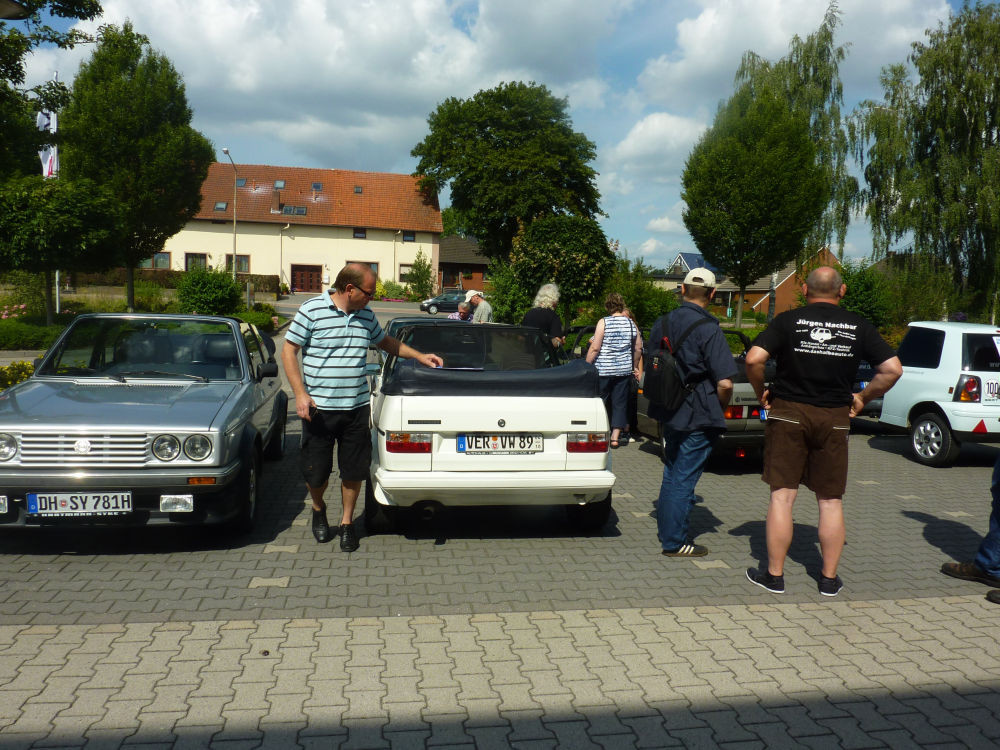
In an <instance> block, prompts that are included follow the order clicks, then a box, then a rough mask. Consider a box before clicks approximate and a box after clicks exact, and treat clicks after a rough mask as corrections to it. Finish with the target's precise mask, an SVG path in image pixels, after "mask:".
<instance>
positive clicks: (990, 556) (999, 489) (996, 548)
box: [941, 456, 1000, 604]
mask: <svg viewBox="0 0 1000 750" xmlns="http://www.w3.org/2000/svg"><path fill="white" fill-rule="evenodd" d="M990 494H992V495H993V504H992V507H991V509H990V530H989V531H988V532H986V536H985V537H984V538H983V541H982V543H981V544H980V545H979V550H978V551H977V552H976V557H975V559H974V560H968V561H966V562H958V563H954V562H949V563H945V564H944V565H942V566H941V572H942V573H944V574H945V575H946V576H951V577H952V578H961V579H962V580H963V581H975V582H976V583H985V584H986V585H987V586H1000V456H998V457H997V460H996V463H995V464H993V481H992V482H991V483H990ZM986 598H987V600H989V601H991V602H993V603H994V604H1000V589H994V590H993V591H990V592H989V593H987V594H986Z"/></svg>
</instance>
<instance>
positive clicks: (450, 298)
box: [420, 289, 465, 315]
mask: <svg viewBox="0 0 1000 750" xmlns="http://www.w3.org/2000/svg"><path fill="white" fill-rule="evenodd" d="M459 302H465V290H464V289H445V290H443V291H442V292H441V294H439V295H438V296H437V297H431V298H430V299H425V300H424V301H423V302H421V303H420V310H421V312H428V313H430V314H431V315H436V314H437V313H439V312H455V311H456V310H458V303H459Z"/></svg>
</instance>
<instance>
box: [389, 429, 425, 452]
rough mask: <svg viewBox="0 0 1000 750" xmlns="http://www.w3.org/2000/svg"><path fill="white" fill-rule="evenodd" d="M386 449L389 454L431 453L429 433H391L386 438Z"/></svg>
mask: <svg viewBox="0 0 1000 750" xmlns="http://www.w3.org/2000/svg"><path fill="white" fill-rule="evenodd" d="M385 449H386V450H387V451H389V453H430V452H431V436H430V433H429V432H390V433H388V434H386V436H385Z"/></svg>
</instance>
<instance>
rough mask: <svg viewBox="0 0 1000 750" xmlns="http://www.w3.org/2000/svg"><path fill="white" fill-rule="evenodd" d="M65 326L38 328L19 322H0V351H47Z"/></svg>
mask: <svg viewBox="0 0 1000 750" xmlns="http://www.w3.org/2000/svg"><path fill="white" fill-rule="evenodd" d="M65 327H66V326H65V325H61V324H56V325H51V326H38V325H31V324H29V323H22V322H21V321H20V320H10V319H8V320H0V349H48V348H49V347H50V346H52V344H53V342H55V340H56V339H57V338H58V337H59V334H60V333H62V331H63V328H65Z"/></svg>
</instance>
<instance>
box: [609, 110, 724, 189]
mask: <svg viewBox="0 0 1000 750" xmlns="http://www.w3.org/2000/svg"><path fill="white" fill-rule="evenodd" d="M704 130H705V124H704V123H703V122H700V121H698V120H694V119H691V118H689V117H678V116H676V115H672V114H670V113H668V112H654V113H652V114H649V115H646V116H645V117H643V118H642V119H641V120H639V121H638V122H636V123H635V125H633V126H632V129H631V130H630V131H629V132H628V134H627V135H626V136H625V138H624V139H623V140H622V141H621V142H620V143H618V144H617V145H616V146H614V147H612V148H611V149H610V151H609V153H608V155H607V157H606V159H605V161H607V162H608V163H609V164H611V165H613V166H614V167H615V168H618V169H622V170H625V171H628V172H633V173H644V174H646V175H647V176H650V177H653V178H654V179H657V178H658V179H669V178H671V177H673V178H676V177H677V175H678V174H679V172H680V169H681V168H682V167H683V165H684V161H685V160H686V159H687V155H688V153H690V151H691V147H692V146H694V144H695V142H696V141H697V140H698V137H699V136H700V135H701V133H702V132H703V131H704Z"/></svg>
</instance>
